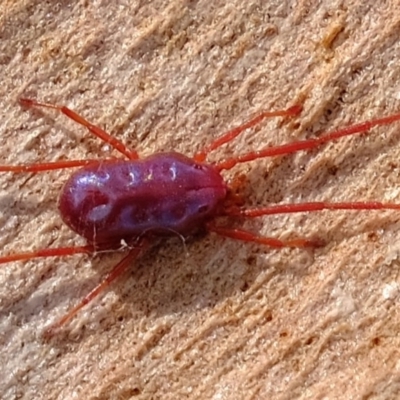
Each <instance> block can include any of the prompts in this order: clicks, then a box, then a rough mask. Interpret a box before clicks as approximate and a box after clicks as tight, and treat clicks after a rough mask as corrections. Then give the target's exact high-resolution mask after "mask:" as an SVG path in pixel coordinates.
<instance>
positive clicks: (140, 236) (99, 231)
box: [0, 99, 400, 336]
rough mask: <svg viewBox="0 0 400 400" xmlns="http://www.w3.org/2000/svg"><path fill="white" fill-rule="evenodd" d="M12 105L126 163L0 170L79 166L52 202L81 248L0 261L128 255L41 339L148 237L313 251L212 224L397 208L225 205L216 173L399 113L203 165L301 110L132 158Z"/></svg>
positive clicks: (297, 242)
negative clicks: (122, 251) (181, 149)
mask: <svg viewBox="0 0 400 400" xmlns="http://www.w3.org/2000/svg"><path fill="white" fill-rule="evenodd" d="M20 103H21V104H22V105H24V106H27V107H33V106H35V107H46V108H52V109H55V110H58V111H60V112H62V113H63V114H65V115H66V116H67V117H69V118H71V119H72V120H74V121H76V122H78V123H79V124H81V125H83V126H85V127H86V128H87V129H88V130H89V131H90V132H91V133H92V134H94V135H95V136H97V137H99V138H100V139H102V140H103V141H104V142H106V143H108V144H110V145H111V146H112V147H113V148H114V149H116V150H118V151H119V152H120V153H122V154H124V155H125V156H126V157H127V158H128V160H118V159H109V160H71V161H58V162H52V163H39V164H31V165H20V166H2V165H0V172H6V171H8V172H19V173H21V172H34V173H37V172H42V171H49V170H55V169H62V168H72V167H81V168H80V169H78V170H77V171H75V172H74V173H73V174H72V175H71V176H70V178H69V179H68V180H67V182H66V183H65V185H64V188H63V190H62V192H61V195H60V198H59V210H60V214H61V218H62V219H63V221H64V222H65V223H66V224H67V225H68V226H69V227H70V228H71V229H73V230H74V231H75V232H76V233H78V234H79V235H80V236H82V237H84V238H85V239H86V240H87V242H88V244H87V245H86V246H80V247H62V248H55V249H52V248H50V249H43V250H37V251H34V252H32V253H20V254H12V255H8V256H3V257H0V263H6V262H10V261H17V260H29V259H32V258H35V257H51V256H66V255H71V254H77V253H90V252H96V251H99V250H105V249H108V250H112V249H117V248H120V247H121V244H126V245H127V248H128V249H129V250H128V254H127V255H126V256H125V257H124V258H123V259H122V260H121V261H120V262H119V263H118V264H117V265H116V266H115V267H114V268H113V269H112V271H111V272H110V273H108V274H107V276H106V277H105V278H104V279H103V281H102V282H100V283H99V284H98V285H97V286H96V287H95V288H94V289H93V290H92V291H91V292H90V293H89V294H88V295H87V296H86V297H85V298H84V299H82V300H81V301H80V302H79V303H78V304H77V305H76V306H75V307H74V308H72V309H71V310H70V311H69V312H68V313H67V314H66V315H65V316H63V317H62V318H61V319H59V320H58V321H56V322H55V323H54V324H52V325H50V326H49V327H48V328H47V329H46V331H45V335H46V336H51V335H52V334H53V333H54V331H55V330H56V329H58V328H60V327H61V326H62V325H64V324H65V323H66V322H67V321H69V320H70V319H72V318H73V317H74V316H75V314H76V313H77V312H78V311H79V310H80V309H81V308H82V307H84V306H85V305H86V304H87V303H89V302H90V301H91V300H92V299H93V298H94V297H95V296H97V295H98V294H99V293H101V292H102V291H103V290H104V289H105V288H106V287H107V286H109V285H110V283H111V282H112V281H114V280H115V279H116V278H117V277H118V276H120V275H121V274H122V273H123V272H124V271H125V270H126V269H127V268H128V267H129V265H130V264H131V263H132V261H133V260H134V259H136V258H137V257H138V256H139V255H140V254H141V253H142V252H144V251H145V250H146V249H147V248H148V247H149V246H150V245H151V242H152V240H154V238H155V237H160V236H174V235H179V236H181V237H188V236H190V235H193V234H195V233H196V232H198V231H200V230H207V231H209V232H214V233H216V234H219V235H221V236H225V237H230V238H233V239H237V240H242V241H247V242H254V243H259V244H264V245H267V246H271V247H275V248H280V247H318V246H321V245H322V244H323V243H322V242H321V241H319V240H307V239H302V238H299V239H293V240H287V241H282V240H279V239H275V238H270V237H264V236H260V235H257V234H254V233H251V232H248V231H245V230H242V229H236V228H230V227H226V226H223V225H219V224H217V223H216V222H215V220H216V218H217V217H220V216H236V217H237V216H242V217H259V216H263V215H271V214H285V213H295V212H310V211H320V210H382V209H395V210H398V209H400V204H393V203H380V202H346V203H328V202H313V203H301V204H278V205H269V206H267V207H262V208H256V209H248V208H245V207H243V206H238V205H235V204H234V202H232V201H230V200H229V197H230V196H229V188H228V185H227V183H226V182H225V180H224V179H223V177H222V175H221V171H222V170H229V169H231V168H233V167H234V166H235V165H237V164H239V163H244V162H248V161H252V160H256V159H258V158H264V157H272V156H277V155H283V154H290V153H294V152H298V151H301V150H310V149H314V148H316V147H318V146H320V145H322V144H324V143H327V142H330V141H333V140H336V139H339V138H341V137H344V136H349V135H353V134H357V133H362V132H365V131H367V130H368V129H370V128H372V127H374V126H377V125H387V124H391V123H393V122H395V121H399V120H400V114H395V115H391V116H388V117H385V118H381V119H375V120H371V121H367V122H363V123H360V124H357V125H353V126H349V127H346V128H344V129H340V130H337V131H334V132H331V133H326V134H323V135H321V136H319V137H318V138H314V139H307V140H302V141H297V142H293V143H289V144H284V145H281V146H274V147H267V148H264V149H262V150H259V151H252V152H249V153H246V154H243V155H239V156H235V157H232V158H229V159H226V160H223V161H221V162H217V163H215V164H207V163H205V162H204V160H205V159H206V157H207V155H208V154H209V153H210V152H211V151H213V150H215V149H217V148H218V147H220V146H222V145H224V144H226V143H228V142H229V141H231V140H233V139H234V138H236V137H237V136H238V135H239V134H240V133H242V132H243V131H245V130H246V129H249V128H252V127H253V126H254V125H256V124H257V123H259V122H260V121H262V120H263V119H265V118H267V117H273V116H283V117H289V116H292V117H293V116H296V115H298V114H299V113H300V112H301V107H300V106H293V107H291V108H289V109H287V110H284V111H275V112H263V113H261V114H259V115H257V116H256V117H255V118H253V119H251V120H250V121H248V122H247V123H245V124H243V125H240V126H239V127H237V128H234V129H232V130H231V131H229V132H227V133H226V134H224V135H223V136H222V137H220V138H218V139H216V140H215V141H213V142H212V143H211V144H209V145H208V146H206V147H205V148H204V149H203V150H202V151H201V152H199V153H197V154H195V155H194V157H193V158H189V157H186V156H184V155H182V154H179V153H174V152H169V153H157V154H154V155H152V156H149V157H147V158H144V159H139V157H138V154H137V153H136V152H135V151H133V150H130V149H129V148H127V147H126V146H125V145H124V144H123V143H121V142H120V141H119V140H117V139H116V138H114V137H112V136H111V135H109V134H108V133H106V132H104V131H103V130H102V129H101V128H99V127H97V126H95V125H92V124H91V123H89V122H88V121H86V120H85V119H84V118H82V117H81V116H80V115H78V114H76V113H75V112H74V111H72V110H70V109H69V108H67V107H64V106H57V105H52V104H46V103H39V102H37V101H34V100H30V99H21V100H20Z"/></svg>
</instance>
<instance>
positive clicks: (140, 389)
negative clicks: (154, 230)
mask: <svg viewBox="0 0 400 400" xmlns="http://www.w3.org/2000/svg"><path fill="white" fill-rule="evenodd" d="M399 6H400V5H399V2H398V1H394V0H393V1H385V2H383V1H382V2H380V1H361V0H360V1H355V0H354V1H351V0H348V1H331V0H329V1H328V0H326V1H325V0H323V1H313V0H308V1H307V0H303V1H282V0H276V1H275V0H273V1H268V2H267V1H263V0H258V1H257V0H248V1H243V0H229V1H219V0H216V1H209V0H200V1H184V0H174V1H165V0H164V1H161V0H160V1H158V0H154V1H132V2H129V1H124V0H120V1H101V0H99V1H85V0H82V1H80V2H70V1H66V0H62V1H58V2H52V1H48V2H44V1H39V0H34V1H33V0H25V1H23V0H20V1H11V0H2V1H1V2H0V79H1V83H2V84H1V87H0V103H1V106H0V135H1V138H0V140H1V161H0V162H1V163H3V164H18V163H27V162H34V161H42V160H48V161H51V160H56V159H60V158H69V159H79V158H88V157H90V158H102V157H105V156H107V155H109V149H108V148H107V147H106V146H104V145H102V144H101V143H100V142H99V140H97V139H95V138H92V137H90V135H88V133H87V132H86V131H85V129H83V128H81V127H79V126H77V125H76V124H74V123H73V122H72V121H69V120H67V119H66V118H65V117H63V116H60V115H57V113H55V112H52V111H46V110H44V111H39V110H31V111H29V110H24V109H22V108H21V107H20V106H19V105H18V98H19V97H20V96H30V97H33V98H38V99H41V100H45V101H50V102H56V103H60V104H66V105H68V106H70V107H71V108H73V109H75V110H76V111H79V112H80V113H82V115H84V116H85V117H86V118H88V119H89V120H90V121H92V122H94V123H96V124H99V125H100V126H103V127H105V129H107V130H108V131H110V132H112V133H113V134H114V135H115V136H116V137H118V138H120V139H121V140H123V141H124V142H126V143H127V144H129V145H130V146H133V147H136V148H137V149H138V151H139V152H140V153H141V154H143V155H146V154H151V153H153V152H155V151H163V150H170V149H175V150H177V151H180V152H182V153H184V154H192V153H193V152H194V151H195V150H197V149H200V148H201V146H202V145H204V144H205V143H207V142H209V141H210V140H211V139H212V138H213V137H216V136H218V135H219V134H221V133H223V132H224V131H226V130H227V129H229V128H230V127H233V126H235V125H237V124H239V123H242V122H243V121H245V120H246V119H248V118H249V116H251V115H253V113H256V112H259V111H260V110H264V109H282V108H286V107H288V106H290V105H293V104H298V103H300V104H303V106H304V110H303V112H302V114H301V116H300V117H299V118H296V119H295V120H292V121H287V122H285V123H283V122H282V120H279V119H275V120H270V121H267V122H265V123H262V124H261V125H260V126H259V127H258V128H257V129H255V130H253V131H251V132H248V133H246V134H245V135H243V137H241V138H240V139H238V140H236V141H235V142H233V143H231V144H230V145H229V146H226V148H223V149H222V148H221V149H220V150H219V151H217V152H215V155H213V156H212V157H210V159H214V160H215V159H218V158H221V157H222V156H223V155H229V154H233V153H234V154H238V153H241V152H245V151H249V150H250V149H255V148H261V147H263V146H265V145H271V144H274V143H275V144H276V143H283V142H288V141H291V140H296V139H302V138H306V137H313V136H317V135H319V134H320V133H321V132H323V131H325V130H332V129H335V128H337V127H341V126H344V125H346V124H350V123H354V122H356V121H363V120H366V119H370V118H374V117H380V116H383V115H388V114H391V113H394V112H398V111H399V110H400V67H399V63H400V42H399V37H400V14H399V12H398V10H399ZM399 138H400V123H397V124H393V125H391V126H387V127H381V128H378V129H373V130H372V131H371V132H370V134H368V135H362V136H361V137H360V136H355V137H352V138H346V139H343V140H340V141H337V142H335V143H330V144H328V145H325V146H322V147H321V148H320V149H318V150H315V151H312V152H309V153H304V152H301V153H298V154H296V155H291V156H286V157H277V158H275V159H267V160H260V161H256V162H253V163H249V164H243V165H241V166H238V167H237V168H235V169H234V170H232V171H230V172H229V173H227V174H226V177H227V179H228V180H229V179H231V178H232V177H234V176H239V175H240V174H243V176H246V180H245V181H244V184H243V187H242V193H243V194H244V195H245V196H246V198H247V199H248V203H249V204H251V205H261V204H268V203H275V202H301V201H319V200H329V201H343V200H373V199H376V200H382V201H398V202H400V193H399V189H398V182H399V173H400V166H399V164H398V160H399V158H400V145H399V143H398V142H399ZM113 154H114V153H113ZM67 174H68V171H58V172H52V173H43V174H37V175H32V174H10V173H2V174H1V175H0V190H1V193H0V204H1V209H0V221H1V225H0V244H1V254H9V253H11V252H18V251H22V250H29V249H36V248H43V247H48V246H53V247H57V246H67V245H72V244H75V243H82V240H81V239H80V238H76V236H75V235H74V234H73V233H71V232H69V231H68V229H67V228H65V227H64V226H63V225H62V223H61V221H60V218H59V216H58V215H57V210H56V202H57V193H58V192H59V190H60V187H61V186H62V184H63V182H64V181H65V178H66V176H67ZM238 224H239V225H242V224H244V221H238ZM245 226H246V227H247V228H248V229H252V230H254V231H255V232H261V233H263V234H266V235H270V236H273V237H278V238H288V237H295V236H306V237H318V238H321V239H324V240H326V241H327V245H326V246H325V247H323V248H322V249H318V250H308V251H305V250H296V249H294V250H293V249H283V250H279V251H278V250H271V249H268V248H263V247H260V246H255V245H248V244H242V243H238V242H233V241H229V240H224V239H222V238H219V237H216V236H213V235H209V236H208V237H205V238H202V239H199V240H197V241H194V242H190V243H188V244H187V246H186V248H185V247H183V246H182V243H181V242H180V241H179V240H171V241H169V242H168V243H165V244H163V245H160V246H157V247H156V248H154V249H153V250H151V251H150V252H148V253H147V255H146V256H144V257H143V258H142V259H141V260H140V261H138V262H137V263H136V266H132V269H131V270H130V272H129V273H128V274H126V276H124V277H123V278H122V279H120V280H119V281H118V282H117V283H115V284H114V285H113V286H112V287H111V288H110V289H109V290H107V291H106V293H104V295H102V296H101V298H99V299H97V300H96V301H94V302H93V303H92V304H91V305H90V306H87V307H86V308H85V309H84V310H83V311H82V312H80V313H79V314H78V316H77V317H76V318H74V320H73V321H72V322H71V323H69V324H67V325H66V326H65V327H64V328H63V330H62V331H61V332H59V333H58V334H57V335H55V337H54V338H53V339H52V340H50V341H45V340H44V339H43V338H42V333H43V330H44V328H45V327H46V326H48V324H49V323H51V322H52V321H54V320H55V319H57V318H59V317H60V316H62V315H63V314H64V313H65V312H66V310H68V309H70V308H71V307H72V306H73V305H74V304H76V303H77V302H78V301H79V299H81V298H82V296H83V295H84V294H86V293H87V292H88V291H89V290H90V289H91V288H92V287H93V286H94V285H95V284H96V283H97V282H98V281H99V280H100V278H101V276H103V275H104V273H105V272H106V271H108V270H110V268H111V267H112V266H113V265H114V264H115V263H116V261H117V260H118V259H120V257H121V255H120V254H105V255H98V256H96V257H94V258H93V257H90V256H74V257H65V258H61V259H36V260H31V261H29V262H25V263H22V262H19V263H10V264H6V265H3V266H1V269H0V281H1V284H0V340H1V348H0V360H2V364H3V365H2V367H1V371H0V388H1V389H0V390H1V391H2V393H1V398H2V399H4V400H11V399H76V398H81V399H130V398H137V399H159V398H162V399H184V398H191V399H215V400H222V399H280V400H283V399H293V398H299V399H336V398H337V399H343V398H346V399H361V398H363V399H367V398H368V399H389V398H398V396H399V394H398V393H399V391H400V363H399V348H400V339H399V332H398V331H399V327H400V314H399V300H400V297H399V296H400V282H399V272H398V271H399V267H400V230H399V228H400V218H399V214H398V212H322V213H313V214H297V215H281V216H275V217H268V218H259V219H254V220H251V221H248V222H246V223H245Z"/></svg>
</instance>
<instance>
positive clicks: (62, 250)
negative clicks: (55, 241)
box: [0, 244, 96, 264]
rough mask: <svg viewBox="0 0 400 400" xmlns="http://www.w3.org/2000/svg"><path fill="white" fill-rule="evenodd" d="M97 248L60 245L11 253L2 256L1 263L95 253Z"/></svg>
mask: <svg viewBox="0 0 400 400" xmlns="http://www.w3.org/2000/svg"><path fill="white" fill-rule="evenodd" d="M95 251H96V249H95V247H94V246H93V245H90V244H89V245H86V246H75V247H58V248H55V249H41V250H36V251H32V252H27V253H16V254H9V255H8V256H2V257H0V264H5V263H8V262H12V261H27V260H32V259H33V258H40V257H62V256H71V255H73V254H84V253H93V252H95Z"/></svg>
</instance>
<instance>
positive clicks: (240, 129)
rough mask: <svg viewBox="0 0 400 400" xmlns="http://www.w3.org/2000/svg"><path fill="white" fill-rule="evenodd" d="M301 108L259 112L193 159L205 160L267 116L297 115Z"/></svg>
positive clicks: (216, 140) (294, 107)
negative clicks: (214, 151) (211, 153)
mask: <svg viewBox="0 0 400 400" xmlns="http://www.w3.org/2000/svg"><path fill="white" fill-rule="evenodd" d="M301 109H302V108H301V106H298V105H296V106H293V107H290V108H288V109H287V110H278V111H266V112H263V113H261V114H258V115H257V116H256V117H254V118H252V119H251V120H250V121H248V122H245V123H244V124H242V125H240V126H238V127H236V128H234V129H232V130H230V131H228V132H226V133H225V134H224V135H222V136H221V137H219V138H217V139H215V140H214V141H213V142H211V143H210V144H209V145H207V146H206V147H204V149H203V150H202V151H200V152H198V153H197V154H195V155H194V157H193V159H194V160H195V161H199V162H202V161H204V160H205V159H206V157H207V155H208V154H209V153H210V152H212V151H213V150H215V149H217V148H218V147H220V146H222V145H224V144H225V143H228V142H230V141H232V140H233V139H235V138H236V137H237V136H239V135H240V134H241V133H242V132H244V131H245V130H246V129H249V128H252V127H253V126H255V125H257V124H258V123H260V122H261V121H262V120H264V119H266V118H271V117H285V116H295V115H298V114H300V112H301Z"/></svg>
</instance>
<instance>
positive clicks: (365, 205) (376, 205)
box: [224, 201, 400, 218]
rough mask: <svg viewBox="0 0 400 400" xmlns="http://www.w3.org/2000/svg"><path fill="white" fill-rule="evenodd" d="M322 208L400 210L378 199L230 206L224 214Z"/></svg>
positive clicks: (268, 212) (321, 209)
mask: <svg viewBox="0 0 400 400" xmlns="http://www.w3.org/2000/svg"><path fill="white" fill-rule="evenodd" d="M323 210H400V204H395V203H380V202H378V201H355V202H342V203H330V202H323V201H320V202H310V203H298V204H274V205H270V206H267V207H259V208H253V209H245V208H231V209H228V210H225V211H224V214H225V215H230V216H242V217H250V218H252V217H261V216H263V215H274V214H291V213H299V212H315V211H323Z"/></svg>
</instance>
